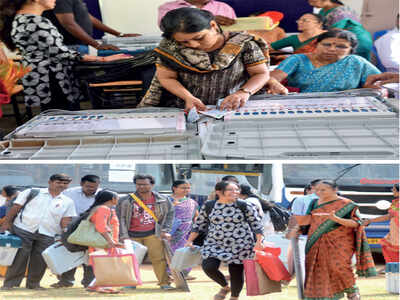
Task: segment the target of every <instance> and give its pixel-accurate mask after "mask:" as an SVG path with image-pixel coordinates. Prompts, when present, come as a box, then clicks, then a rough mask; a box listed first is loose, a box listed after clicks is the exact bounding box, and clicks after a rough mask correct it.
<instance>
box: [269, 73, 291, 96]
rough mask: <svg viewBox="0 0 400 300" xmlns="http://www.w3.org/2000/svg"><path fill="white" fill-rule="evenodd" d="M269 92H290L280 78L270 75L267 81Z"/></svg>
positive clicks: (279, 93) (276, 93)
mask: <svg viewBox="0 0 400 300" xmlns="http://www.w3.org/2000/svg"><path fill="white" fill-rule="evenodd" d="M267 93H268V94H274V95H287V94H288V93H289V90H288V89H287V88H286V87H285V86H284V85H283V84H282V83H280V82H279V81H278V80H276V79H275V78H273V77H270V79H269V80H268V82H267Z"/></svg>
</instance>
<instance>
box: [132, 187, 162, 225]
mask: <svg viewBox="0 0 400 300" xmlns="http://www.w3.org/2000/svg"><path fill="white" fill-rule="evenodd" d="M129 195H130V196H131V197H132V198H133V199H134V200H135V201H136V203H137V204H139V206H140V207H141V208H143V209H144V210H145V211H146V212H147V213H148V214H149V215H150V216H151V217H152V218H153V219H154V220H155V221H156V222H157V223H158V218H157V217H156V215H155V214H154V212H153V211H152V210H151V209H150V208H148V207H147V205H146V204H144V203H143V201H142V200H140V199H139V197H138V196H136V195H135V194H134V193H131V194H129Z"/></svg>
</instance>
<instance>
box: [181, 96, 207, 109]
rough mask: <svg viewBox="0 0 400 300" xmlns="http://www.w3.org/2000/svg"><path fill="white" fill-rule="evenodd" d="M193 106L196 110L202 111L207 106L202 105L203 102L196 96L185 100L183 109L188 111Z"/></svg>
mask: <svg viewBox="0 0 400 300" xmlns="http://www.w3.org/2000/svg"><path fill="white" fill-rule="evenodd" d="M193 107H196V110H197V111H204V110H207V107H206V106H205V105H204V103H203V102H202V101H201V100H200V99H199V98H196V97H193V98H190V99H187V100H186V101H185V110H186V111H190V110H191V109H192V108H193Z"/></svg>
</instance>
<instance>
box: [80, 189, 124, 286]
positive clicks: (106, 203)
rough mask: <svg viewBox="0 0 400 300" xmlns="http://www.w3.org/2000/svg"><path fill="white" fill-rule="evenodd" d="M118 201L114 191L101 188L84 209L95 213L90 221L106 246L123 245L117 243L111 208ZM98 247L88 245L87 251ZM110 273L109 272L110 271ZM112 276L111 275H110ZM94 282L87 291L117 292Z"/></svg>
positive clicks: (115, 221)
mask: <svg viewBox="0 0 400 300" xmlns="http://www.w3.org/2000/svg"><path fill="white" fill-rule="evenodd" d="M117 203H118V195H117V193H115V192H112V191H108V190H102V191H100V192H98V193H97V194H96V197H95V201H94V203H93V205H92V206H91V207H90V208H89V209H88V210H87V211H86V212H87V213H88V212H90V213H91V212H92V211H93V210H95V213H94V214H93V215H92V216H91V218H90V222H92V223H93V224H94V226H95V227H96V231H98V232H99V233H101V235H102V236H103V237H104V238H105V239H106V240H107V242H108V248H116V247H123V245H122V244H120V243H119V241H118V238H119V221H118V217H117V215H116V213H115V210H114V209H113V208H112V207H113V206H115V205H117ZM96 250H98V249H96V248H93V247H89V252H90V253H91V252H94V251H96ZM110 274H111V273H110ZM111 276H112V275H111ZM95 284H96V283H92V284H91V285H90V287H89V288H88V291H95V292H99V293H112V294H114V293H118V292H119V291H117V290H114V289H112V288H105V287H96V285H95Z"/></svg>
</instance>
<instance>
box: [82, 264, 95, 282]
mask: <svg viewBox="0 0 400 300" xmlns="http://www.w3.org/2000/svg"><path fill="white" fill-rule="evenodd" d="M82 267H83V279H82V281H81V283H82V285H83V286H84V287H88V286H89V284H90V283H91V282H92V281H93V279H94V273H93V268H92V266H87V265H83V266H82Z"/></svg>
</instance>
